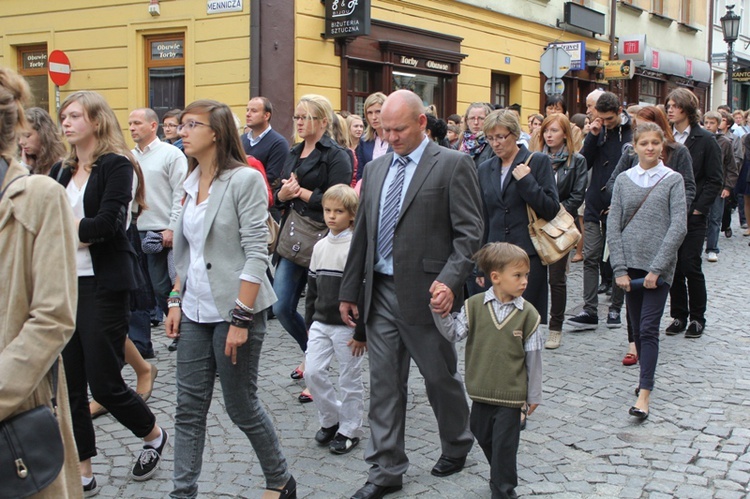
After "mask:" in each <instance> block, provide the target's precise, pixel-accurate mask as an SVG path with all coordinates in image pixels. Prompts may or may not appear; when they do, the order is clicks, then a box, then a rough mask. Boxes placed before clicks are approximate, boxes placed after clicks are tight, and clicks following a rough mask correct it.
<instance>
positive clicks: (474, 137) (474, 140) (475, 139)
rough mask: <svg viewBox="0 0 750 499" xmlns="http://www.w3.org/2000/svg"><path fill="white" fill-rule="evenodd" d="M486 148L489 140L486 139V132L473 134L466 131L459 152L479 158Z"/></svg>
mask: <svg viewBox="0 0 750 499" xmlns="http://www.w3.org/2000/svg"><path fill="white" fill-rule="evenodd" d="M485 146H487V139H485V138H484V132H478V133H471V131H469V130H466V131H465V132H464V139H463V141H462V142H461V147H460V148H459V151H461V152H465V153H466V154H469V155H470V156H477V155H479V154H481V153H482V151H483V150H484V148H485Z"/></svg>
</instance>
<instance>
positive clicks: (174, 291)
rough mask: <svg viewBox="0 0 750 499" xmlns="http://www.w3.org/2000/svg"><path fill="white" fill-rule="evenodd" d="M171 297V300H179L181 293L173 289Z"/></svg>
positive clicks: (170, 293)
mask: <svg viewBox="0 0 750 499" xmlns="http://www.w3.org/2000/svg"><path fill="white" fill-rule="evenodd" d="M169 297H170V298H179V297H180V292H179V291H176V290H174V289H173V290H172V291H170V292H169Z"/></svg>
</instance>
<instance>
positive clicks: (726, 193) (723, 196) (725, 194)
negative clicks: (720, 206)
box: [721, 189, 730, 199]
mask: <svg viewBox="0 0 750 499" xmlns="http://www.w3.org/2000/svg"><path fill="white" fill-rule="evenodd" d="M729 194H730V192H729V191H728V190H727V189H722V190H721V199H726V198H728V197H729Z"/></svg>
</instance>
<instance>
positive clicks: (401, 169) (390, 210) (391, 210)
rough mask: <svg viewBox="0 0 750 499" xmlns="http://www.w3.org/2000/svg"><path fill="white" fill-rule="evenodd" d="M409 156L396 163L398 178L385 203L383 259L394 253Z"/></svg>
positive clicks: (381, 241) (381, 232) (380, 243)
mask: <svg viewBox="0 0 750 499" xmlns="http://www.w3.org/2000/svg"><path fill="white" fill-rule="evenodd" d="M408 163H409V156H404V157H402V156H398V157H397V158H396V160H395V161H394V164H395V165H396V166H397V168H398V170H396V176H395V177H394V178H393V180H392V181H391V185H390V186H388V193H387V194H386V195H385V202H384V203H383V216H382V218H381V220H380V230H379V231H378V253H379V254H380V256H381V257H382V258H388V257H389V256H391V253H392V252H393V233H394V232H395V229H396V221H397V220H398V215H399V212H400V210H401V191H403V189H404V176H405V172H406V165H407V164H408Z"/></svg>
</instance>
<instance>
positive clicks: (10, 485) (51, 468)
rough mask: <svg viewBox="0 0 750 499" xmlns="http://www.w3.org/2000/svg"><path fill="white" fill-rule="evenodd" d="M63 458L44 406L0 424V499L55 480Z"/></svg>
mask: <svg viewBox="0 0 750 499" xmlns="http://www.w3.org/2000/svg"><path fill="white" fill-rule="evenodd" d="M57 368H58V363H57V361H56V362H55V363H54V364H53V366H52V370H51V371H52V404H53V406H55V407H56V403H55V393H56V392H57ZM64 461H65V450H64V448H63V441H62V435H61V434H60V425H59V423H58V421H57V417H55V414H54V413H53V412H52V409H50V407H49V406H47V405H40V406H39V407H35V408H34V409H31V410H29V411H25V412H22V413H20V414H16V415H15V416H13V417H11V418H8V419H6V420H5V421H3V422H2V423H0V499H16V498H23V497H29V496H32V495H34V494H38V493H39V492H41V491H42V490H44V489H45V488H47V487H48V486H49V485H50V484H52V482H54V481H55V479H56V478H57V476H58V475H59V474H60V470H61V469H62V467H63V463H64Z"/></svg>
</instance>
